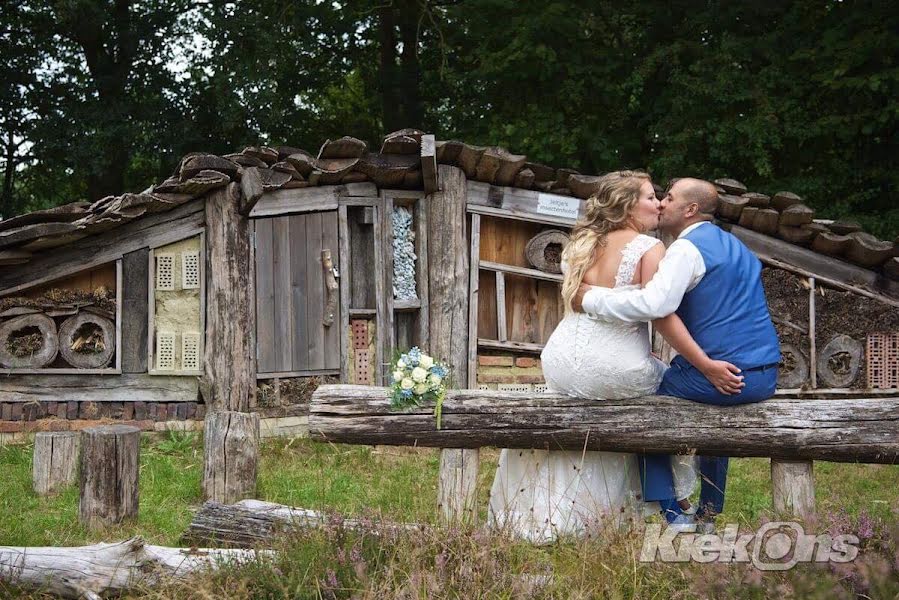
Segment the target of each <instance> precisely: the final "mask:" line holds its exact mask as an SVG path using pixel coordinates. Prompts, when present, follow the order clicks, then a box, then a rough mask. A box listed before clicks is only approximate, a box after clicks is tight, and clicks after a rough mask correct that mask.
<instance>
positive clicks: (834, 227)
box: [0, 129, 899, 280]
mask: <svg viewBox="0 0 899 600" xmlns="http://www.w3.org/2000/svg"><path fill="white" fill-rule="evenodd" d="M422 138H425V143H422ZM425 153H427V155H426V156H423V155H425ZM422 158H424V159H425V160H424V161H423V160H422ZM435 162H436V163H437V164H445V165H452V166H456V167H459V168H461V169H462V170H463V171H464V172H465V175H466V177H467V178H468V179H472V180H475V181H480V182H483V183H488V184H491V185H503V186H510V187H518V188H524V189H532V190H536V191H538V192H551V193H553V194H559V195H568V196H573V197H577V198H580V199H582V200H583V199H586V198H588V197H589V196H590V195H591V194H592V193H593V192H594V190H595V189H596V185H597V182H598V179H599V177H598V176H597V175H587V174H581V173H578V172H577V171H575V170H573V169H568V168H553V167H550V166H547V165H543V164H539V163H534V162H530V161H528V157H527V156H525V155H521V154H513V153H511V152H509V151H508V150H506V149H505V148H501V147H498V146H476V145H472V144H467V143H465V142H461V141H457V140H448V141H441V140H437V141H436V142H435V141H434V138H433V136H428V135H427V134H425V133H424V132H422V131H419V130H414V129H403V130H400V131H396V132H392V133H389V134H387V135H385V136H384V138H383V141H382V146H381V148H380V152H373V151H372V150H371V149H368V148H367V146H366V144H365V142H363V141H361V140H358V139H356V138H353V137H349V136H345V137H342V138H339V139H335V140H326V141H325V142H324V144H323V145H321V146H320V148H319V149H318V151H317V152H308V151H306V150H303V149H300V148H297V147H293V146H286V145H285V146H275V147H269V146H250V147H247V148H244V149H243V150H242V151H240V152H237V153H233V154H227V155H224V156H216V155H213V154H205V153H197V152H194V153H190V154H188V155H186V156H184V157H183V158H182V159H181V161H180V164H179V165H178V168H177V170H176V172H175V173H174V174H173V176H172V177H170V178H168V179H166V180H165V181H162V182H160V183H159V184H157V185H154V186H151V187H149V188H147V189H146V190H144V191H142V192H140V193H136V194H135V193H125V194H122V195H120V196H108V197H106V198H103V199H101V200H98V201H97V202H94V203H93V204H88V203H86V202H72V203H70V204H66V205H63V206H59V207H56V208H52V209H48V210H40V211H34V212H32V213H27V214H24V215H18V216H14V217H10V218H8V219H6V220H2V221H0V268H8V267H9V266H11V265H19V264H23V263H25V262H28V259H29V256H30V254H31V253H37V252H41V251H44V250H47V249H51V248H54V247H59V246H64V245H66V244H68V243H71V242H73V241H75V240H77V239H81V238H84V237H87V236H90V235H93V234H96V233H101V232H103V231H107V230H109V229H112V228H115V227H118V226H120V225H123V224H125V223H127V222H129V221H132V220H134V219H139V218H141V217H143V216H144V215H148V214H153V213H157V212H164V211H167V210H171V209H173V208H175V207H176V206H179V205H181V204H184V203H185V202H188V201H190V200H192V199H194V198H198V197H200V196H203V195H205V194H207V193H208V192H210V191H211V190H214V189H216V188H219V187H222V186H225V185H227V184H229V183H230V182H232V181H240V180H241V178H242V177H243V175H244V173H245V172H246V171H247V169H250V168H253V169H256V170H257V171H258V175H260V177H261V179H262V181H263V184H264V191H266V192H269V191H273V190H275V189H280V188H290V187H308V186H326V185H340V184H346V183H352V182H361V181H370V182H372V183H374V184H375V185H377V186H379V187H389V188H392V189H404V188H410V189H421V188H422V182H423V177H422V174H423V172H424V175H425V178H427V177H429V176H430V177H433V176H434V174H433V170H432V168H431V167H432V166H433V165H434V164H435ZM254 176H255V174H254ZM714 183H715V185H716V186H717V187H718V191H719V194H720V202H719V210H718V218H719V219H722V220H723V221H726V222H732V223H738V224H740V225H741V226H743V227H747V228H749V229H752V230H754V231H756V232H758V233H762V234H764V235H767V236H769V237H772V238H777V239H779V240H783V241H786V242H789V243H791V244H795V245H797V246H802V247H805V248H808V249H810V250H812V251H814V252H816V253H818V254H822V255H824V256H827V257H828V259H829V260H835V261H846V262H849V263H852V264H855V265H857V266H860V267H863V268H865V269H869V270H872V271H875V272H877V273H882V274H883V275H884V276H886V277H887V278H889V279H892V280H899V244H897V242H899V239H897V240H893V241H882V240H878V239H877V238H875V237H874V236H872V235H870V234H867V233H864V232H862V231H861V227H860V226H859V225H858V224H856V223H850V222H839V221H837V222H828V221H815V220H814V211H813V210H812V209H811V208H809V207H808V206H806V205H805V204H804V200H803V199H802V198H801V197H800V196H798V195H796V194H794V193H792V192H789V191H775V190H770V191H769V192H772V193H760V192H759V191H757V190H748V189H747V187H746V186H745V185H743V184H742V183H740V182H739V181H737V180H735V179H731V178H724V179H717V180H715V181H714ZM428 185H429V184H428V182H427V181H425V182H424V186H425V187H428ZM432 185H433V184H432ZM746 209H749V210H746ZM744 211H745V214H744ZM760 212H762V213H764V216H763V218H757V216H758V214H759V213H760ZM769 213H770V214H769Z"/></svg>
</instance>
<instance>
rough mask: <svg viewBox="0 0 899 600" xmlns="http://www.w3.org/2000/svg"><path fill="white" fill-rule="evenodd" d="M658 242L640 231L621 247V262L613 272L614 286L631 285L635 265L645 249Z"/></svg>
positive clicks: (635, 268) (644, 252)
mask: <svg viewBox="0 0 899 600" xmlns="http://www.w3.org/2000/svg"><path fill="white" fill-rule="evenodd" d="M658 243H660V242H659V240H657V239H656V238H654V237H650V236H648V235H643V234H642V233H641V234H640V235H638V236H637V237H635V238H634V239H632V240H631V241H629V242H628V243H627V244H625V245H624V248H622V249H621V262H620V263H618V271H617V272H616V273H615V287H616V288H619V287H622V286H625V285H631V281H633V280H634V275H635V274H636V272H637V265H639V264H640V259H641V258H643V255H644V254H646V251H647V250H649V249H650V248H652V247H653V246H655V245H656V244H658Z"/></svg>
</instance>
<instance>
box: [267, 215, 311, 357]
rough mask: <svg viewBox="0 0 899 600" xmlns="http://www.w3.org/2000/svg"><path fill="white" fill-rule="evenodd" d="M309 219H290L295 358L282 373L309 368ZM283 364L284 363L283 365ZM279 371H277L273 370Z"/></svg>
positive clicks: (289, 332)
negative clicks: (307, 265)
mask: <svg viewBox="0 0 899 600" xmlns="http://www.w3.org/2000/svg"><path fill="white" fill-rule="evenodd" d="M308 218H309V216H308V215H291V216H289V217H287V219H288V227H287V228H288V232H289V233H288V235H289V236H290V244H289V250H288V253H289V255H290V273H289V274H288V275H287V281H286V283H287V285H288V287H289V289H290V308H289V310H290V313H291V327H290V328H289V329H288V330H287V331H285V332H284V335H285V336H286V337H289V338H290V339H291V347H292V348H293V356H292V357H291V360H290V362H289V363H288V364H289V366H288V367H287V368H284V369H280V370H282V371H294V370H302V369H308V368H309V348H308V341H309V322H308V320H307V318H306V303H307V302H309V295H308V294H309V285H308V282H307V281H306V278H307V273H306V269H307V267H306V261H307V260H308V257H307V255H306V252H307V248H306V220H307V219H308ZM282 364H283V363H282ZM273 370H276V369H273Z"/></svg>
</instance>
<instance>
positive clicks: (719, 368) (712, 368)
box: [702, 360, 746, 396]
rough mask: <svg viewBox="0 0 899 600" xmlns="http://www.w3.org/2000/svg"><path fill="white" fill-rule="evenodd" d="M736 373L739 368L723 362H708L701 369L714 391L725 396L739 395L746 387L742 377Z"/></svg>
mask: <svg viewBox="0 0 899 600" xmlns="http://www.w3.org/2000/svg"><path fill="white" fill-rule="evenodd" d="M738 373H740V369H739V368H737V367H736V366H734V365H732V364H730V363H729V362H727V361H724V360H709V361H708V364H706V365H705V366H704V367H703V369H702V374H703V375H705V378H706V379H708V380H709V382H710V383H711V384H712V385H713V386H715V389H716V390H718V391H719V392H721V393H722V394H725V395H727V396H730V395H732V394H739V393H740V390H742V389H743V388H744V387H745V386H746V384H745V383H743V376H742V375H739V374H738Z"/></svg>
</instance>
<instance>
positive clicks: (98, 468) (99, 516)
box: [78, 425, 140, 528]
mask: <svg viewBox="0 0 899 600" xmlns="http://www.w3.org/2000/svg"><path fill="white" fill-rule="evenodd" d="M139 465H140V429H138V428H137V427H132V426H130V425H103V426H100V427H91V428H88V429H85V430H84V431H82V432H81V501H80V503H79V508H78V516H79V520H80V521H81V523H82V524H83V525H85V526H86V527H89V528H95V527H103V526H105V525H113V524H116V523H121V522H123V521H125V520H130V519H136V518H137V508H138V485H137V481H138V468H139Z"/></svg>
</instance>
